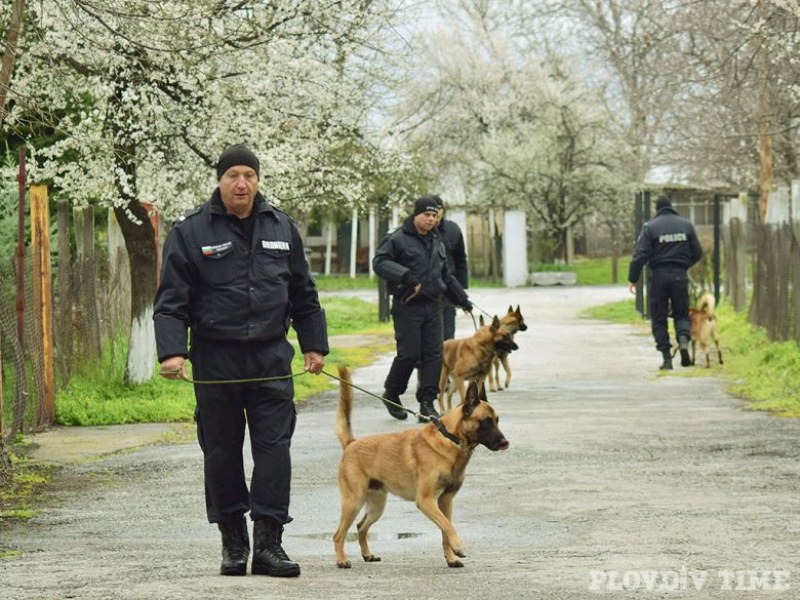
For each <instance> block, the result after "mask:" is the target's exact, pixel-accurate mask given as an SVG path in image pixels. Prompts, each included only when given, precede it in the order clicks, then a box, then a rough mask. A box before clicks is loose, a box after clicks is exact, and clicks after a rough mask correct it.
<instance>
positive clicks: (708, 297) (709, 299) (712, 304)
mask: <svg viewBox="0 0 800 600" xmlns="http://www.w3.org/2000/svg"><path fill="white" fill-rule="evenodd" d="M698 307H699V309H700V310H701V311H703V312H704V313H706V316H707V317H708V318H709V319H713V318H714V308H716V301H715V300H714V294H712V293H711V292H706V293H705V294H703V295H702V296H701V297H700V302H699V303H698Z"/></svg>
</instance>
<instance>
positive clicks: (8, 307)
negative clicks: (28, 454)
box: [0, 207, 130, 439]
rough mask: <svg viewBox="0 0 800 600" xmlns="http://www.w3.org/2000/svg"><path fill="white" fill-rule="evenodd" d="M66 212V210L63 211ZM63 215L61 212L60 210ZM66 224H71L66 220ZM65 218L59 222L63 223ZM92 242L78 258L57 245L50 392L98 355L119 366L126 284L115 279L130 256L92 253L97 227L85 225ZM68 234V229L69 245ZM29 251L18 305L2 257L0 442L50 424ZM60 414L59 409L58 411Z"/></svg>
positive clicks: (7, 260)
mask: <svg viewBox="0 0 800 600" xmlns="http://www.w3.org/2000/svg"><path fill="white" fill-rule="evenodd" d="M63 208H64V209H65V210H66V207H63ZM60 209H61V208H60ZM66 221H67V222H68V221H69V220H68V219H67V220H66ZM63 222H64V220H63V219H62V220H61V221H60V223H63ZM85 229H86V230H87V231H90V232H91V243H90V244H89V246H88V247H84V248H83V249H82V251H81V254H80V255H77V256H76V255H73V254H72V253H71V251H70V250H69V247H70V245H69V244H68V243H66V244H60V245H59V247H60V249H59V253H58V254H54V256H53V257H52V261H53V264H54V269H53V283H54V285H53V287H52V290H53V296H52V314H53V324H52V326H53V332H52V333H53V365H54V370H55V389H56V391H57V390H59V389H63V388H64V386H66V385H67V383H68V382H69V381H70V378H72V377H73V376H75V375H76V374H78V373H80V372H81V371H82V370H83V369H85V368H87V367H94V366H96V364H97V361H98V359H99V358H100V356H101V353H103V352H105V353H106V356H107V357H109V358H110V360H112V361H118V362H119V364H120V365H124V361H125V356H124V354H123V350H124V348H123V347H122V346H123V344H118V343H117V341H118V340H119V339H120V334H124V333H126V332H127V329H128V326H129V319H130V316H129V314H130V305H129V298H130V296H129V292H128V290H129V282H127V281H125V278H124V277H119V273H120V271H121V270H122V268H124V267H126V262H127V255H126V254H124V253H123V254H118V253H112V256H108V255H107V254H106V253H105V252H95V251H94V221H93V218H91V217H90V218H89V220H88V223H87V224H86V228H85ZM71 233H74V228H73V227H67V232H66V236H67V240H68V239H70V237H71ZM31 255H32V252H30V251H26V254H25V256H26V260H25V267H24V273H25V286H24V288H25V291H24V298H21V299H18V298H17V297H16V291H15V289H14V288H15V286H14V281H15V279H16V270H15V261H14V258H13V257H0V282H1V283H0V344H2V346H0V348H1V349H2V352H1V353H0V369H2V373H3V377H2V379H1V380H2V385H3V400H4V402H3V404H4V418H3V419H2V423H3V431H2V436H3V437H4V438H5V439H12V438H14V437H15V436H16V435H17V434H19V433H25V432H35V431H41V430H42V429H44V428H46V427H48V426H50V425H52V424H53V423H52V422H51V419H50V416H49V415H48V411H47V410H46V403H45V393H44V390H45V381H44V375H43V372H44V365H43V356H44V352H43V348H42V340H43V338H44V336H43V329H42V321H41V318H39V316H38V314H37V312H36V311H34V310H32V307H34V306H35V300H34V284H33V275H32V272H33V268H32V265H31V263H32V259H31V258H30V257H31ZM20 305H21V307H22V309H23V311H24V328H23V332H22V335H21V336H20V335H19V331H18V309H19V308H20ZM56 415H57V404H56Z"/></svg>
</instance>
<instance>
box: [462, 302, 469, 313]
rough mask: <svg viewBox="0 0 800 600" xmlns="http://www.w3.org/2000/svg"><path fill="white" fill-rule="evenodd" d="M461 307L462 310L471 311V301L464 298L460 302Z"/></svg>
mask: <svg viewBox="0 0 800 600" xmlns="http://www.w3.org/2000/svg"><path fill="white" fill-rule="evenodd" d="M461 308H462V309H463V310H464V312H468V313H471V312H472V302H470V301H469V300H464V301H463V302H462V303H461Z"/></svg>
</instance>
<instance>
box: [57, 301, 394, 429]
mask: <svg viewBox="0 0 800 600" xmlns="http://www.w3.org/2000/svg"><path fill="white" fill-rule="evenodd" d="M322 303H323V306H324V308H325V311H326V314H327V319H328V334H329V335H330V336H334V335H340V334H346V333H367V334H377V335H376V337H375V338H373V339H374V341H371V342H370V344H369V345H366V346H359V347H355V348H350V347H343V348H338V347H334V348H332V349H331V353H330V354H329V355H328V356H327V357H326V369H325V370H326V371H328V372H330V373H333V374H335V371H336V368H335V365H336V364H338V363H345V364H348V365H350V366H351V367H358V366H362V365H365V364H369V363H370V362H372V361H373V360H374V359H375V355H376V354H379V353H382V352H387V351H389V350H391V349H392V348H393V339H392V335H391V332H392V326H391V324H390V323H379V322H378V314H377V307H376V306H375V305H374V304H372V303H370V302H366V301H364V300H360V299H357V298H324V299H323V302H322ZM289 339H290V341H292V342H293V344H294V345H295V358H294V360H293V362H292V373H302V371H303V356H302V354H300V351H299V349H298V348H297V345H296V340H295V336H294V332H293V331H292V332H291V334H290V336H289ZM120 345H121V344H118V346H120ZM112 362H113V361H112V360H111V358H110V357H108V356H106V357H104V360H103V361H102V362H101V363H98V364H96V365H93V366H91V367H89V368H87V369H85V370H84V372H83V373H81V374H80V375H77V376H75V377H73V378H72V380H71V381H70V383H69V385H68V386H67V388H66V389H63V390H61V391H59V392H58V393H57V395H56V419H57V421H58V422H59V423H61V424H63V425H84V426H85V425H114V424H120V423H164V422H176V421H190V420H191V419H192V416H193V412H194V402H195V401H194V391H193V387H192V385H190V384H189V383H187V382H184V381H173V380H166V379H163V378H162V377H158V376H155V377H154V378H153V379H152V380H151V381H149V382H147V383H145V384H142V385H137V386H126V385H124V384H123V383H122V374H121V372H120V371H121V367H120V366H119V365H117V366H113V365H112ZM116 362H117V363H119V362H120V361H119V359H118V358H117V361H116ZM156 370H157V365H154V372H155V371H156ZM294 383H295V400H296V401H297V402H302V401H303V400H305V399H307V398H308V397H310V396H312V395H314V394H316V393H318V392H321V391H324V390H327V389H330V388H331V386H332V385H333V384H334V383H335V380H333V379H331V378H330V377H327V376H326V375H324V374H323V375H318V376H314V375H311V374H307V373H305V374H302V375H299V376H298V377H295V380H294Z"/></svg>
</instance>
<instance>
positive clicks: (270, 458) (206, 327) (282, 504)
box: [153, 144, 328, 577]
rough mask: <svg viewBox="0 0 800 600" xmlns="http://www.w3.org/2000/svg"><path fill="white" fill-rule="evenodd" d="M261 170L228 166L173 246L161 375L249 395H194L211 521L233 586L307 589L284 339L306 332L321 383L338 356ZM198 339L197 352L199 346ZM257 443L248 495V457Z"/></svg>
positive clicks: (236, 149) (235, 151)
mask: <svg viewBox="0 0 800 600" xmlns="http://www.w3.org/2000/svg"><path fill="white" fill-rule="evenodd" d="M259 167H260V164H259V161H258V158H257V157H256V155H255V154H253V152H252V151H251V150H250V149H249V148H247V146H245V145H243V144H236V145H233V146H230V147H229V148H227V149H225V150H224V151H223V152H222V154H220V157H219V160H218V161H217V164H216V172H217V181H218V186H217V188H216V189H215V190H214V193H213V194H212V195H211V198H210V199H209V200H208V201H207V202H206V203H205V204H203V205H202V206H201V207H200V208H198V209H197V210H195V211H194V212H192V213H190V214H189V215H187V216H186V217H184V218H182V219H180V220H179V221H178V222H177V223H176V224H175V226H174V227H173V228H172V230H171V231H170V233H169V235H168V236H167V239H166V241H165V243H164V251H163V254H162V256H163V259H162V267H161V277H160V283H159V287H158V291H157V292H156V298H155V310H154V316H153V320H154V323H155V333H156V345H157V350H158V360H159V362H160V363H161V374H162V375H163V376H164V377H166V378H168V379H181V378H183V379H185V378H186V377H187V371H186V361H187V359H191V361H192V376H193V377H194V379H196V380H207V381H223V382H224V381H232V380H233V381H235V380H239V381H241V380H249V381H251V383H236V384H235V385H223V384H220V385H196V386H195V388H194V390H195V397H196V401H197V404H196V411H195V421H196V423H197V439H198V441H199V442H200V448H201V449H202V451H203V457H204V461H203V468H204V476H205V500H206V516H207V518H208V521H209V522H210V523H216V524H217V526H218V528H219V530H220V532H221V534H222V564H221V566H220V572H221V573H222V574H223V575H244V574H245V573H246V571H247V561H248V558H249V556H250V538H249V535H248V527H247V520H246V518H245V515H246V514H247V513H248V512H249V513H250V518H251V519H252V520H253V521H254V525H253V561H252V572H253V573H255V574H264V575H271V576H274V577H297V576H298V575H300V567H299V565H298V564H297V563H295V562H293V561H292V560H290V559H289V557H288V556H287V555H286V552H285V551H284V549H283V546H282V543H283V541H282V533H283V526H284V525H285V524H287V523H289V522H290V521H291V520H292V517H291V516H290V515H289V496H290V485H291V472H292V470H291V457H290V454H289V449H290V446H291V440H292V434H293V433H294V428H295V422H296V418H297V417H296V412H295V407H294V402H293V398H294V385H293V379H292V378H291V361H292V356H293V355H294V350H293V349H292V346H291V344H290V343H289V342H288V341H287V339H286V333H287V330H288V328H289V325H290V324H291V325H292V327H294V329H295V331H296V332H297V340H298V343H299V346H300V350H301V352H302V353H303V355H304V368H305V370H306V371H309V372H311V373H319V372H320V371H321V370H322V368H323V365H324V362H325V359H324V356H325V355H326V354H327V353H328V334H327V327H326V323H325V312H324V311H323V310H322V308H321V307H320V304H319V295H318V293H317V288H316V286H315V284H314V280H313V279H312V278H311V275H310V273H309V270H308V263H307V262H306V258H305V252H304V251H303V242H302V241H301V239H300V234H299V232H298V231H297V227H296V226H295V224H294V222H293V221H292V220H291V219H290V218H289V216H288V215H287V214H285V213H284V212H282V211H280V210H278V209H277V208H275V207H274V206H271V205H270V204H268V203H267V201H266V200H265V199H264V197H263V196H262V195H261V193H260V192H259V191H258V183H259ZM189 330H191V345H189ZM245 428H247V430H248V431H249V434H250V443H251V449H252V456H253V463H254V467H253V473H252V477H251V478H250V486H249V489H248V485H247V478H246V476H245V471H244V459H243V454H242V449H243V443H244V439H245V430H246V429H245Z"/></svg>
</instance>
